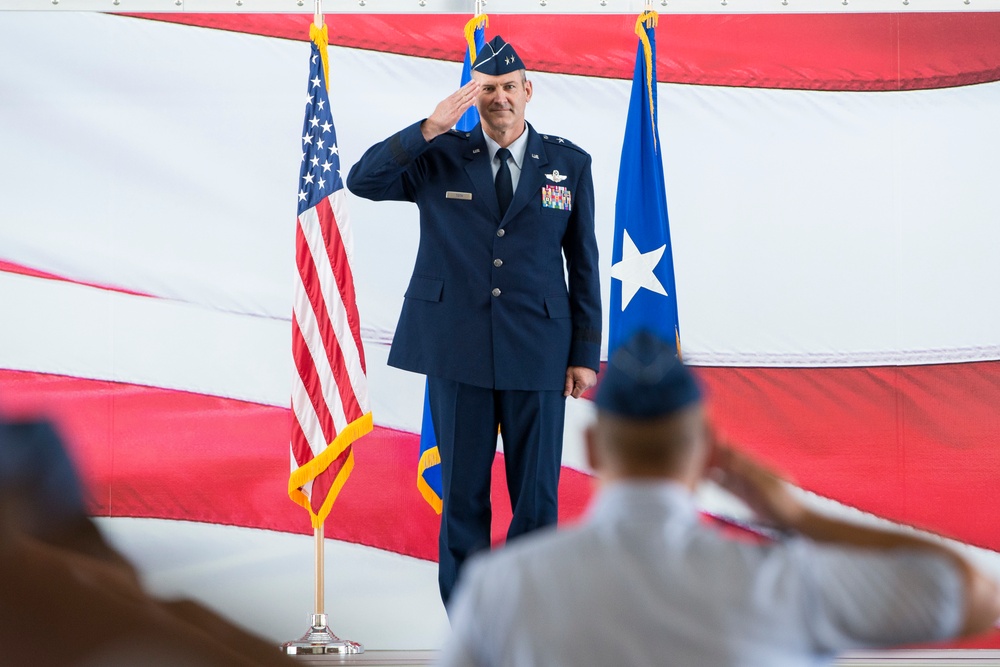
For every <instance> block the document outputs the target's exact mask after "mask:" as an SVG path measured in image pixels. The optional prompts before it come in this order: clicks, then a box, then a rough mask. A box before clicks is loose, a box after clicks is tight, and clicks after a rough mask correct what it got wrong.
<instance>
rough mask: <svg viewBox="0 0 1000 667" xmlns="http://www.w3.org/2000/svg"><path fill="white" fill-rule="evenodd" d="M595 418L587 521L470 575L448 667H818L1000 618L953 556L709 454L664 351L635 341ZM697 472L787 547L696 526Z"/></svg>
mask: <svg viewBox="0 0 1000 667" xmlns="http://www.w3.org/2000/svg"><path fill="white" fill-rule="evenodd" d="M596 404H597V420H596V423H595V424H594V425H593V426H592V427H591V428H590V429H589V430H588V432H587V452H588V456H589V461H590V465H591V466H592V467H593V469H594V470H595V471H596V473H597V475H598V477H599V479H600V480H601V482H602V487H601V490H600V492H599V493H598V494H597V496H596V497H595V500H594V504H593V506H592V507H591V511H590V513H589V516H588V518H587V519H586V520H585V521H584V522H583V523H582V524H581V525H580V526H578V527H576V528H573V529H569V530H565V531H560V532H552V531H550V532H547V533H545V534H542V533H539V534H537V535H536V536H532V537H527V538H524V539H523V540H522V541H521V542H519V543H514V544H512V545H510V546H509V547H506V548H505V549H503V550H502V551H499V552H497V553H496V554H493V555H489V556H483V557H480V558H478V559H476V560H474V561H472V562H471V563H470V566H469V569H468V570H467V571H466V573H465V574H464V575H463V578H462V580H461V581H460V583H459V587H458V589H457V591H456V600H455V606H454V611H453V615H452V618H453V635H452V638H451V640H450V642H449V644H448V645H447V646H446V648H445V650H444V653H443V655H442V662H443V664H444V665H447V666H449V667H450V666H457V665H477V666H480V667H487V666H489V667H494V666H500V665H510V666H515V665H516V666H518V667H525V666H531V665H537V666H539V667H542V666H544V667H582V666H586V665H600V666H602V667H603V666H607V665H622V666H626V665H665V664H671V665H712V666H713V667H725V666H727V665H743V666H750V665H759V666H760V667H783V666H785V665H828V664H830V663H832V662H833V661H834V659H835V658H836V656H837V654H838V653H839V652H841V651H844V650H848V649H859V648H871V647H885V646H891V645H899V644H905V643H912V642H928V641H937V640H943V639H948V638H952V637H956V636H965V635H970V634H974V633H978V632H981V631H983V630H986V629H987V628H989V627H990V626H992V625H993V624H994V623H995V622H996V619H997V617H998V616H1000V588H998V585H997V583H996V582H995V581H993V580H992V579H989V578H988V577H986V576H984V575H983V574H982V573H981V572H979V571H978V570H977V569H976V568H974V567H973V566H972V565H971V564H969V563H968V562H967V561H966V560H964V559H963V558H961V557H960V556H958V555H957V554H955V553H953V552H951V551H950V550H948V549H946V548H944V547H942V546H940V545H938V544H935V543H932V542H929V541H926V540H923V539H921V538H918V537H915V536H912V535H902V534H897V533H895V532H889V531H885V530H880V529H874V528H867V527H858V526H854V525H850V524H847V523H844V522H841V521H839V520H836V519H831V518H829V517H825V516H820V515H818V514H816V513H814V512H813V511H812V510H810V509H808V508H807V507H804V506H803V505H802V504H801V503H800V502H799V500H798V499H797V498H796V497H795V496H793V495H792V494H791V493H790V491H789V489H788V487H787V486H786V484H785V483H784V482H783V481H782V480H781V479H779V478H778V477H777V476H775V475H774V474H773V473H772V472H770V471H769V470H767V469H765V468H764V467H762V466H761V465H759V464H758V463H756V462H755V461H753V460H752V459H750V458H748V457H747V456H745V455H743V454H740V453H738V452H736V451H733V450H731V449H729V448H726V447H722V446H719V445H716V444H714V443H712V442H711V440H710V437H709V435H708V433H709V431H708V428H707V424H706V419H705V415H704V412H703V407H702V399H701V391H700V389H699V387H698V385H697V383H696V382H695V379H694V377H693V376H692V375H691V373H690V371H688V369H687V368H686V367H685V366H684V365H682V364H681V363H680V362H679V361H677V359H676V355H675V348H674V346H673V345H672V344H669V343H666V342H664V341H661V340H659V339H657V338H655V337H654V336H652V335H651V334H648V333H639V334H638V335H636V336H635V337H634V338H633V339H631V340H630V341H629V342H628V343H627V344H626V345H624V346H623V347H622V348H621V349H620V350H619V351H618V352H617V353H616V354H615V355H614V356H613V358H612V359H611V360H610V362H609V364H608V368H607V371H606V373H605V376H604V378H603V380H602V382H601V384H600V385H599V386H598V390H597V395H596ZM706 474H711V475H712V477H713V478H714V479H716V480H717V481H718V482H719V483H720V484H722V486H724V487H725V488H726V489H728V490H729V491H730V492H732V493H734V494H735V495H736V496H738V497H739V498H741V499H743V500H744V501H745V502H746V503H747V504H748V505H749V506H750V507H751V508H752V509H753V510H755V511H756V512H757V513H758V514H759V516H760V517H761V518H762V519H764V520H766V521H768V522H769V523H771V524H773V525H774V526H775V527H776V528H777V529H779V530H780V531H781V532H782V533H783V534H784V535H786V537H782V538H781V539H779V540H775V541H770V540H768V541H763V540H761V541H751V540H742V539H734V538H732V537H731V536H726V535H723V534H722V533H721V532H720V531H719V530H718V529H717V528H715V527H713V526H711V525H708V524H706V523H705V522H703V521H701V520H700V519H699V514H698V510H697V508H696V507H695V504H694V500H693V497H692V494H693V491H694V489H695V487H696V486H697V484H698V483H699V482H700V481H701V479H702V478H703V477H704V476H705V475H706Z"/></svg>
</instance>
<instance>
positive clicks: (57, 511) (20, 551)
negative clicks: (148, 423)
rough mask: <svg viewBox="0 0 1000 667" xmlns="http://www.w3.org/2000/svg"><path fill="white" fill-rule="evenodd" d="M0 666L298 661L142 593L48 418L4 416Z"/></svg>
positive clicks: (185, 605) (161, 666)
mask: <svg viewBox="0 0 1000 667" xmlns="http://www.w3.org/2000/svg"><path fill="white" fill-rule="evenodd" d="M0 577H2V578H3V583H2V585H0V664H2V665H9V666H11V667H20V666H22V665H24V666H30V667H47V666H49V665H51V666H53V667H55V666H58V667H135V666H137V665H142V666H143V667H167V666H170V667H177V666H180V665H183V666H184V667H216V666H222V665H227V666H228V665H234V666H235V665H247V666H251V667H252V666H258V665H259V666H270V665H275V666H276V665H290V664H295V663H294V662H293V661H291V659H290V658H287V657H285V656H284V655H282V654H281V653H280V651H279V649H278V647H277V646H276V645H274V644H271V643H269V642H266V641H264V640H263V639H261V638H259V637H256V636H254V635H251V634H249V633H248V632H246V631H245V630H242V629H240V628H238V627H236V626H234V625H233V624H232V623H230V622H229V621H227V620H226V619H224V618H222V617H221V616H219V615H217V614H216V613H214V612H212V611H210V610H209V609H207V608H205V607H202V606H201V605H199V604H197V603H195V602H191V601H186V600H180V601H174V602H166V601H162V600H158V599H156V598H154V597H152V596H150V595H149V594H147V593H146V592H145V591H144V590H143V589H142V586H141V584H140V582H139V578H138V576H137V575H136V572H135V570H134V569H133V568H132V567H131V565H129V564H128V562H127V561H126V560H125V558H123V557H122V556H121V555H120V554H118V553H117V552H116V551H115V550H114V549H113V548H112V547H111V546H110V545H109V544H108V543H107V542H105V541H104V539H103V537H102V536H101V534H100V532H99V531H98V529H97V526H96V525H95V524H94V523H93V521H91V520H90V519H89V518H88V517H87V515H86V513H85V506H84V501H83V492H82V490H81V487H80V484H79V481H78V478H77V476H76V472H75V470H74V468H73V465H72V463H71V461H70V459H69V457H68V456H67V454H66V451H65V449H64V448H63V447H62V444H61V441H60V439H59V437H58V436H57V434H56V433H55V431H54V430H53V429H52V428H51V427H50V426H49V425H48V424H45V423H41V422H25V423H16V424H8V423H3V422H0Z"/></svg>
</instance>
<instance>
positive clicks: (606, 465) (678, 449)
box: [587, 331, 709, 488]
mask: <svg viewBox="0 0 1000 667" xmlns="http://www.w3.org/2000/svg"><path fill="white" fill-rule="evenodd" d="M594 402H595V405H596V406H597V419H596V421H595V422H594V424H593V425H592V426H591V427H590V428H589V429H588V430H587V453H588V457H589V462H590V465H591V467H592V468H593V469H594V470H595V472H596V473H597V474H598V476H599V477H600V478H601V479H602V480H603V481H605V482H615V481H619V480H629V479H630V480H642V479H648V480H653V479H664V480H666V479H669V480H673V481H677V482H681V483H683V484H685V485H687V486H689V487H692V488H693V487H694V485H695V484H696V483H697V482H698V480H699V479H700V478H701V476H702V472H703V470H704V467H705V464H706V461H707V458H708V455H709V439H708V435H707V426H706V420H705V413H704V409H703V405H702V392H701V388H700V387H699V385H698V382H697V380H696V379H695V377H694V375H693V374H692V373H691V371H690V370H689V369H688V368H687V366H685V365H684V364H683V363H682V362H681V361H680V360H679V359H678V358H677V348H676V345H675V344H674V343H672V342H667V341H664V340H662V339H660V338H658V337H657V336H656V335H654V334H652V333H650V332H648V331H640V332H638V333H636V334H635V335H634V336H632V337H631V338H630V339H629V340H628V341H627V342H626V343H624V344H623V345H622V346H621V347H620V348H618V350H616V351H615V353H614V354H613V355H612V356H611V358H610V359H609V360H608V364H607V367H606V368H605V371H604V373H603V376H602V378H601V382H600V384H599V385H598V387H597V394H596V396H595V400H594Z"/></svg>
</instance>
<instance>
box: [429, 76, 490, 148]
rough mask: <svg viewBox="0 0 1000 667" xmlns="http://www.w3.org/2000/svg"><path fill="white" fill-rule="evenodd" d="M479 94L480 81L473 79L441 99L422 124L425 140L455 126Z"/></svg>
mask: <svg viewBox="0 0 1000 667" xmlns="http://www.w3.org/2000/svg"><path fill="white" fill-rule="evenodd" d="M477 95H479V82H478V81H476V80H475V79H472V80H471V81H469V83H467V84H465V85H464V86H462V87H461V88H459V89H458V90H456V91H455V92H454V93H452V94H451V95H449V96H448V97H446V98H444V99H443V100H441V101H440V102H439V103H438V105H437V106H436V107H435V108H434V113H432V114H431V115H430V116H428V118H427V120H425V121H424V122H423V123H421V125H420V132H421V133H422V134H423V135H424V140H425V141H430V140H431V139H433V138H434V137H436V136H438V135H439V134H444V133H445V132H447V131H448V130H450V129H451V128H453V127H455V123H457V122H458V119H459V118H461V117H462V114H464V113H465V112H466V111H467V110H468V109H469V107H471V106H472V105H473V104H475V103H476V96H477Z"/></svg>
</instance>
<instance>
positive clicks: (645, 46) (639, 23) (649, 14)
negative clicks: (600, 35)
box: [635, 11, 660, 151]
mask: <svg viewBox="0 0 1000 667" xmlns="http://www.w3.org/2000/svg"><path fill="white" fill-rule="evenodd" d="M659 18H660V15H659V14H657V13H656V12H654V11H645V12H643V13H642V14H639V18H637V19H636V20H635V34H637V35H638V36H639V39H640V40H642V50H643V52H644V53H645V54H646V93H647V94H648V95H649V124H650V125H651V126H652V128H653V149H654V150H656V151H659V148H658V147H657V145H656V120H655V119H656V116H655V111H654V109H653V86H654V85H655V84H656V82H655V81H653V46H652V44H650V43H649V37H647V36H646V31H645V30H643V24H645V25H646V28H655V27H656V24H657V22H658V21H659Z"/></svg>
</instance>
